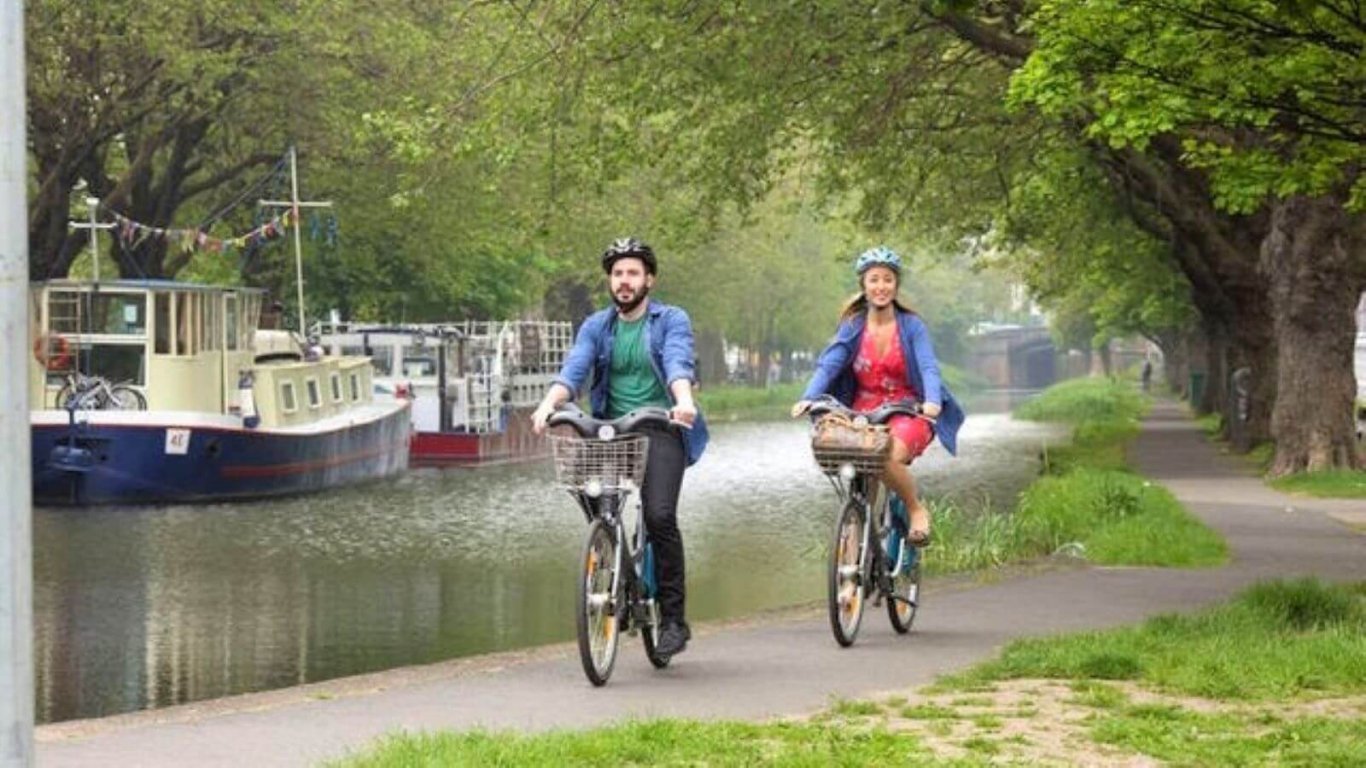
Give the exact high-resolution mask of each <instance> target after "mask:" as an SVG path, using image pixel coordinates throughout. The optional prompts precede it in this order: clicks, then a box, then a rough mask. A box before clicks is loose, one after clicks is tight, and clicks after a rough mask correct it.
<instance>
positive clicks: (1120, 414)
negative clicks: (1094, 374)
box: [1015, 378, 1146, 424]
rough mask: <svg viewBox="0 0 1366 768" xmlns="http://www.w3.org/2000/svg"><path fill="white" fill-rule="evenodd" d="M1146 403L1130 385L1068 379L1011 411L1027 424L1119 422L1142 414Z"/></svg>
mask: <svg viewBox="0 0 1366 768" xmlns="http://www.w3.org/2000/svg"><path fill="white" fill-rule="evenodd" d="M1145 407H1146V401H1145V400H1144V398H1143V396H1142V395H1141V394H1139V392H1138V390H1137V389H1136V388H1135V387H1134V386H1133V384H1132V383H1131V382H1126V381H1119V380H1116V379H1103V378H1085V379H1069V380H1068V381H1064V382H1062V383H1060V384H1054V385H1053V386H1051V387H1049V388H1048V389H1045V390H1044V391H1043V392H1041V393H1039V396H1038V397H1035V398H1034V399H1032V400H1030V401H1029V402H1027V403H1025V404H1024V405H1021V406H1020V407H1019V408H1016V409H1015V417H1016V418H1018V419H1025V420H1027V421H1064V422H1068V423H1071V424H1079V423H1081V422H1084V421H1123V420H1126V419H1128V420H1132V419H1137V418H1138V417H1140V416H1142V415H1143V411H1144V409H1145Z"/></svg>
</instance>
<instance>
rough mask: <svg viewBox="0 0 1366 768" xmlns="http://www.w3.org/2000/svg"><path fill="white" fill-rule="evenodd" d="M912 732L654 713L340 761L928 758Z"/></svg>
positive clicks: (452, 739) (445, 738)
mask: <svg viewBox="0 0 1366 768" xmlns="http://www.w3.org/2000/svg"><path fill="white" fill-rule="evenodd" d="M930 762H931V755H930V754H929V753H928V752H927V751H926V750H925V749H924V748H923V747H922V746H921V745H920V743H919V741H918V740H917V739H916V738H915V737H913V736H910V735H906V734H893V733H890V732H888V731H886V730H883V729H878V728H874V729H867V728H851V727H849V726H848V725H847V724H834V725H811V724H794V723H771V724H750V723H735V722H708V723H699V722H690V721H682V720H653V721H649V722H636V723H628V724H625V725H617V726H611V727H607V728H599V729H595V730H591V731H576V732H568V731H560V732H553V733H547V734H540V735H534V736H524V735H521V734H515V733H485V732H475V733H438V734H419V735H400V736H390V737H388V738H386V739H384V740H383V741H382V742H381V743H380V744H379V745H378V746H377V747H375V748H374V749H373V750H370V751H368V752H365V753H363V754H360V755H356V756H354V757H351V758H349V759H347V760H344V761H341V762H338V763H334V765H339V766H352V767H354V768H388V767H389V766H392V767H393V768H410V767H411V766H446V765H493V766H521V765H555V766H600V765H665V766H697V765H707V766H750V765H782V766H789V765H791V766H813V767H814V766H828V765H843V766H862V765H908V764H912V765H928V764H930Z"/></svg>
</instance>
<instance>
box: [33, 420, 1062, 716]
mask: <svg viewBox="0 0 1366 768" xmlns="http://www.w3.org/2000/svg"><path fill="white" fill-rule="evenodd" d="M1058 434H1059V430H1057V429H1056V428H1054V427H1048V426H1042V425H1036V424H1028V423H1021V422H1015V421H1013V420H1011V419H1010V418H1009V417H1008V416H1005V415H1001V414H993V415H974V416H972V417H971V418H970V419H969V420H968V422H967V424H966V426H965V427H964V431H963V433H962V434H961V436H960V439H959V442H960V445H961V446H962V448H963V450H962V455H961V456H960V457H959V458H957V459H954V458H951V457H949V456H948V455H947V454H945V453H944V452H943V450H942V448H939V447H938V446H935V447H933V448H931V451H930V453H928V454H927V455H926V456H925V457H924V458H922V459H921V460H920V461H919V462H918V463H917V469H918V473H917V474H918V476H919V477H920V478H921V479H922V483H923V486H924V488H925V489H926V491H927V493H928V495H930V496H931V497H939V498H946V497H947V498H953V499H956V500H958V501H959V502H961V503H964V504H965V505H967V506H970V507H975V506H977V505H979V504H984V503H991V504H995V505H996V506H998V507H1008V506H1009V505H1010V503H1011V500H1013V498H1014V497H1015V494H1016V493H1017V492H1018V491H1019V490H1020V489H1021V488H1022V487H1024V486H1025V485H1026V484H1027V483H1028V482H1029V481H1030V480H1031V479H1032V478H1033V477H1034V476H1035V474H1036V473H1037V471H1038V458H1037V457H1038V453H1039V449H1040V446H1041V445H1042V444H1043V443H1044V442H1046V441H1050V440H1052V439H1055V438H1056V437H1057V435H1058ZM805 438H806V431H805V427H804V426H803V425H802V424H801V423H798V422H772V423H736V424H718V425H716V426H715V427H714V429H713V442H712V445H711V447H710V448H709V449H708V452H707V455H706V456H705V457H704V459H703V460H702V462H701V463H699V464H698V465H697V466H696V467H694V468H693V469H692V470H690V471H689V472H688V474H687V477H686V479H685V481H684V490H683V501H682V508H681V511H680V524H681V526H682V528H683V534H684V540H685V543H686V546H687V551H688V589H689V592H688V598H689V602H688V611H689V618H690V619H691V620H693V621H699V620H700V621H705V620H708V619H716V618H722V617H733V616H740V615H744V614H747V613H752V612H755V611H759V610H763V609H768V608H775V607H781V606H786V605H793V604H798V603H803V602H808V601H811V600H815V599H818V598H820V597H821V596H822V595H823V594H824V582H823V558H824V554H823V553H824V551H825V546H826V539H827V538H828V535H829V529H830V526H831V524H832V522H833V516H834V496H833V492H832V491H831V489H830V487H829V485H828V484H827V482H826V481H825V480H824V478H822V477H821V476H820V474H819V473H818V472H817V471H816V470H815V468H814V465H813V463H812V461H811V458H810V455H809V453H808V450H807V447H806V442H805ZM584 530H585V525H584V521H583V517H582V515H581V513H580V512H579V511H578V510H577V508H576V507H575V506H574V504H573V502H572V501H571V500H570V498H569V497H568V496H567V495H566V494H564V492H563V491H557V490H555V489H554V488H553V487H552V485H551V472H550V468H549V465H548V463H537V464H534V465H523V466H506V467H494V468H487V469H480V470H477V471H471V470H444V471H443V470H417V471H413V472H411V473H409V474H408V475H406V476H404V477H402V478H399V479H397V480H394V481H389V482H383V483H376V484H371V485H367V486H363V487H359V488H351V489H345V490H339V491H335V492H332V493H327V494H322V495H313V496H306V497H299V498H293V499H287V500H282V501H270V502H256V503H249V504H246V503H244V504H229V505H216V506H174V507H139V508H99V509H38V510H36V511H35V516H34V624H35V648H34V651H35V657H36V658H35V661H36V668H37V688H38V691H37V707H38V717H39V719H40V721H42V722H55V721H60V720H68V719H74V718H85V717H98V716H102V715H110V714H115V713H119V712H126V711H131V710H139V709H146V708H153V707H161V706H167V705H170V704H178V703H182V702H187V701H195V700H200V699H207V698H214V697H219V696H225V695H229V694H234V693H242V692H247V691H258V690H265V689H271V688H280V687H285V686H291V685H296V684H299V683H305V682H311V681H317V680H324V679H328V678H333V677H340V676H344V675H352V674H358V673H362V672H370V671H375V670H382V669H388V668H392V667H398V666H404V665H410V664H422V663H428V662H433V661H438V660H442V659H450V658H454V657H458V656H467V655H472V654H478V653H485V652H489V651H498V650H507V649H513V648H521V647H527V646H533V645H539V644H545V643H551V642H558V641H566V640H570V639H572V638H573V631H574V630H573V627H574V617H573V609H572V606H573V602H574V590H575V576H576V574H575V566H576V563H577V561H578V556H579V552H580V548H581V546H582V536H583V533H584Z"/></svg>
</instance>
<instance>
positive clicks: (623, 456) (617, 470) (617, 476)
mask: <svg viewBox="0 0 1366 768" xmlns="http://www.w3.org/2000/svg"><path fill="white" fill-rule="evenodd" d="M549 438H550V455H551V457H552V458H553V459H554V462H555V481H556V482H557V483H558V484H559V485H561V486H563V487H565V488H572V489H576V490H583V489H585V488H587V487H589V486H590V485H592V484H593V483H596V484H597V486H598V487H599V488H600V489H601V490H604V491H614V490H623V489H627V488H639V487H640V484H641V483H642V482H644V480H645V461H646V458H647V457H648V456H649V452H650V441H649V439H648V438H647V437H645V436H644V435H620V436H618V437H614V438H612V439H611V440H599V439H596V438H583V437H579V436H578V435H550V436H549Z"/></svg>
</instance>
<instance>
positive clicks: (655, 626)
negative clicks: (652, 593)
mask: <svg viewBox="0 0 1366 768" xmlns="http://www.w3.org/2000/svg"><path fill="white" fill-rule="evenodd" d="M648 605H649V607H648V608H647V609H646V612H647V613H648V614H649V623H648V624H646V625H645V626H642V627H641V628H640V639H641V640H642V641H644V643H645V658H647V659H649V660H650V663H651V664H653V665H654V667H655V669H663V668H665V667H667V666H669V659H671V658H673V657H671V656H660V655H659V654H658V653H656V652H655V648H658V647H659V603H658V602H656V601H654V600H651V601H650V602H649V604H648Z"/></svg>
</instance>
